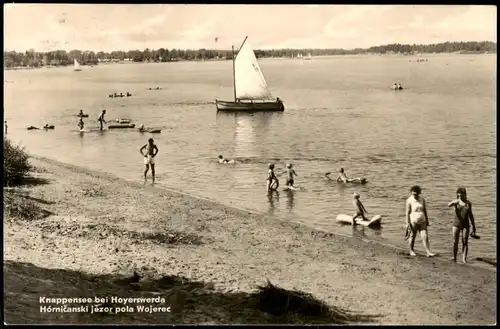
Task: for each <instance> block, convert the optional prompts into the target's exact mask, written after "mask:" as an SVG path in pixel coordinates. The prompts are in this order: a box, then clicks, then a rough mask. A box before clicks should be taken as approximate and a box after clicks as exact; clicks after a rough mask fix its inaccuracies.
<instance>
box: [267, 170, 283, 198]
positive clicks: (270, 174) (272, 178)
mask: <svg viewBox="0 0 500 329" xmlns="http://www.w3.org/2000/svg"><path fill="white" fill-rule="evenodd" d="M268 168H269V170H268V171H267V180H266V183H267V192H272V191H276V190H277V189H278V187H279V186H280V182H279V180H278V177H276V175H275V174H274V164H272V163H270V164H269V165H268ZM273 184H274V187H273Z"/></svg>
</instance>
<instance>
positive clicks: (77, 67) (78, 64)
mask: <svg viewBox="0 0 500 329" xmlns="http://www.w3.org/2000/svg"><path fill="white" fill-rule="evenodd" d="M73 61H74V62H75V68H74V69H73V71H81V70H82V69H81V68H80V63H78V61H77V60H76V58H75V59H73Z"/></svg>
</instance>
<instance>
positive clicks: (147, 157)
mask: <svg viewBox="0 0 500 329" xmlns="http://www.w3.org/2000/svg"><path fill="white" fill-rule="evenodd" d="M144 150H146V153H144ZM158 151H159V150H158V147H157V146H156V144H155V143H154V139H152V138H150V139H148V143H147V144H145V145H144V146H143V147H141V149H140V150H139V152H141V155H142V156H143V157H144V165H145V166H146V168H145V170H144V182H146V181H147V176H146V175H147V174H148V171H149V166H150V165H151V174H152V176H153V184H154V183H155V159H154V158H155V156H156V155H157V154H158Z"/></svg>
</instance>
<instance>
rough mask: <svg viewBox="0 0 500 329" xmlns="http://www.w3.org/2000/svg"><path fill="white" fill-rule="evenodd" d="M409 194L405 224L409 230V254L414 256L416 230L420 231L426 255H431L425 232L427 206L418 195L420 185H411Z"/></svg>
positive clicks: (427, 223)
mask: <svg viewBox="0 0 500 329" xmlns="http://www.w3.org/2000/svg"><path fill="white" fill-rule="evenodd" d="M410 192H411V196H410V197H409V198H408V199H406V224H407V225H408V227H409V228H410V230H411V237H410V256H416V255H417V254H415V251H414V250H413V248H414V246H415V238H416V237H417V232H420V236H421V237H422V242H423V244H424V248H425V251H426V252H427V257H433V256H434V255H435V254H433V253H432V252H431V250H430V246H429V235H428V233H427V226H429V217H427V208H426V206H425V199H424V198H423V197H421V196H420V193H421V192H422V190H421V189H420V186H413V187H412V188H411V189H410Z"/></svg>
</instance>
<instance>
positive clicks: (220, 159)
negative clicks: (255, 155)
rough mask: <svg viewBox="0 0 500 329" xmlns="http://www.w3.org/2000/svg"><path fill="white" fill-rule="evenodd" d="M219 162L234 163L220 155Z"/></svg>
mask: <svg viewBox="0 0 500 329" xmlns="http://www.w3.org/2000/svg"><path fill="white" fill-rule="evenodd" d="M219 163H221V164H234V163H235V161H234V160H228V159H224V157H223V156H222V155H219Z"/></svg>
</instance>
